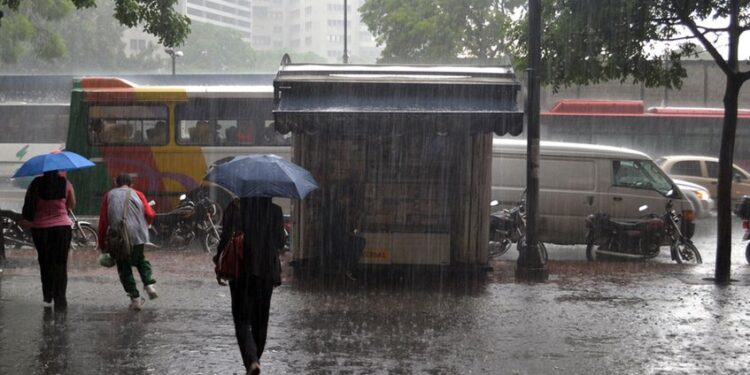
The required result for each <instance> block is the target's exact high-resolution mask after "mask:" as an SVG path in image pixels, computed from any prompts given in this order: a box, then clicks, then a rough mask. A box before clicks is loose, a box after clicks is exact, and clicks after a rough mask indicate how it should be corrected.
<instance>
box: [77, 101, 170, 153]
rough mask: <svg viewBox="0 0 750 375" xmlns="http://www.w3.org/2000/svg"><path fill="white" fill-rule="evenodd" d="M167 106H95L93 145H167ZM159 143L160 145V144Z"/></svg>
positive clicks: (91, 112) (90, 125)
mask: <svg viewBox="0 0 750 375" xmlns="http://www.w3.org/2000/svg"><path fill="white" fill-rule="evenodd" d="M166 123H167V107H165V106H91V107H90V108H89V120H88V134H89V143H90V144H92V145H115V146H116V145H122V146H130V145H141V144H148V145H157V144H161V145H163V144H166V143H167V138H166V135H164V136H163V137H162V136H159V135H158V133H159V131H160V130H157V129H164V130H166ZM157 141H158V143H157Z"/></svg>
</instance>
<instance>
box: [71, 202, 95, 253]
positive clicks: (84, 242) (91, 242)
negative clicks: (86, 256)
mask: <svg viewBox="0 0 750 375" xmlns="http://www.w3.org/2000/svg"><path fill="white" fill-rule="evenodd" d="M68 215H69V216H70V220H71V221H72V222H73V224H72V225H71V229H72V233H71V238H70V248H71V249H80V248H96V247H97V246H98V245H99V234H98V233H97V232H96V229H95V228H94V226H93V225H91V223H89V222H88V221H82V220H78V217H76V215H75V213H73V211H72V210H68Z"/></svg>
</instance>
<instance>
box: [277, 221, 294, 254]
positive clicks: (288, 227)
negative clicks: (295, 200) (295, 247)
mask: <svg viewBox="0 0 750 375" xmlns="http://www.w3.org/2000/svg"><path fill="white" fill-rule="evenodd" d="M284 239H285V241H284V248H282V249H281V251H280V252H279V253H280V254H284V253H286V252H287V251H289V250H291V248H292V218H291V216H289V215H284Z"/></svg>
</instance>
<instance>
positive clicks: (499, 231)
mask: <svg viewBox="0 0 750 375" xmlns="http://www.w3.org/2000/svg"><path fill="white" fill-rule="evenodd" d="M524 195H525V193H524ZM498 205H499V202H498V201H496V200H493V201H492V202H490V206H491V207H496V206H498ZM525 238H526V201H525V200H524V199H521V201H520V202H518V204H517V205H516V206H513V207H511V208H504V209H501V210H498V211H495V212H493V213H491V214H490V243H489V251H490V256H493V257H498V256H501V255H503V254H505V253H506V252H507V251H508V249H510V246H511V244H513V243H515V244H516V247H517V248H518V251H519V252H520V251H521V249H522V248H523V246H524V245H525V243H526V242H525ZM538 247H539V251H540V252H541V254H540V255H541V258H542V261H543V262H545V263H546V262H547V260H548V255H547V248H546V247H545V246H544V243H542V242H541V241H539V242H538Z"/></svg>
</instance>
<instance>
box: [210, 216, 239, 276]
mask: <svg viewBox="0 0 750 375" xmlns="http://www.w3.org/2000/svg"><path fill="white" fill-rule="evenodd" d="M237 209H239V207H237V204H235V203H234V202H232V203H229V205H228V206H227V209H226V210H224V217H222V219H221V235H220V236H219V246H218V248H217V250H216V255H215V256H214V259H213V260H214V264H216V263H218V262H219V255H220V254H221V251H222V250H223V249H224V247H226V246H227V243H228V242H229V240H230V239H231V238H232V236H233V235H234V233H233V232H234V215H235V214H236V212H235V210H237Z"/></svg>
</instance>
